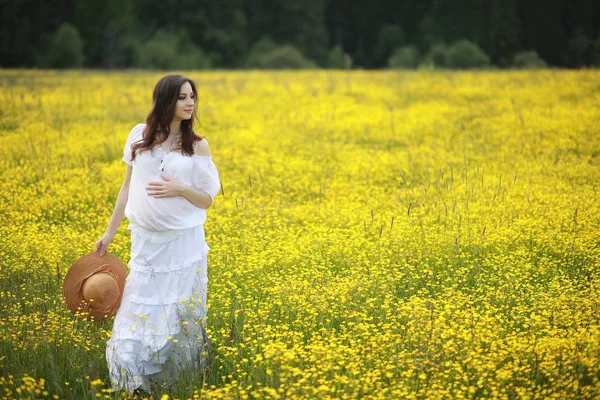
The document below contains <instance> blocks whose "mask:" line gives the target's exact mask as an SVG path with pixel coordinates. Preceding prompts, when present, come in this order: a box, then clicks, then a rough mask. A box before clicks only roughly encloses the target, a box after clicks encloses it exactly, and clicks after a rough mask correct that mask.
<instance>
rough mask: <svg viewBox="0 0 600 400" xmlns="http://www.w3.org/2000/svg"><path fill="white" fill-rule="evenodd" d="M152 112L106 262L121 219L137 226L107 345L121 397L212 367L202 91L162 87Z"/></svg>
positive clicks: (135, 143)
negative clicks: (198, 130) (196, 123)
mask: <svg viewBox="0 0 600 400" xmlns="http://www.w3.org/2000/svg"><path fill="white" fill-rule="evenodd" d="M152 97H153V103H154V106H153V109H152V111H151V112H150V113H149V114H148V116H147V117H146V123H145V124H138V125H136V126H135V127H134V128H133V129H132V130H131V132H130V133H129V137H128V138H127V141H126V143H125V148H124V155H123V160H124V161H125V162H126V163H127V165H128V166H127V172H126V175H125V181H124V182H123V185H122V186H121V190H120V191H119V195H118V197H117V201H116V205H115V208H114V212H113V215H112V217H111V219H110V222H109V224H108V228H107V229H106V232H105V233H104V235H103V236H102V238H101V239H100V240H99V241H98V242H97V243H96V246H95V251H99V252H100V255H103V254H104V252H106V251H107V248H108V245H109V243H110V242H111V241H112V239H113V238H114V236H115V233H116V231H117V228H118V227H119V225H120V223H121V221H122V219H123V217H127V218H128V219H129V221H130V223H129V226H128V229H130V230H131V259H130V260H129V267H130V273H129V275H128V277H127V281H126V284H125V289H124V292H123V297H122V300H121V304H120V307H119V309H118V311H117V313H116V315H115V320H114V326H113V329H112V336H111V338H110V339H109V340H108V342H107V346H106V360H107V363H108V368H109V373H110V378H111V382H112V388H113V390H115V391H116V390H120V389H122V388H125V389H127V391H128V392H130V393H133V392H137V391H138V390H139V389H138V388H141V389H144V390H146V391H147V392H148V393H150V392H151V387H150V383H151V381H152V382H156V383H162V384H170V383H172V382H173V379H174V378H176V377H177V376H178V375H179V374H180V373H181V371H182V370H188V371H197V370H198V368H201V369H203V368H204V367H205V360H206V354H207V351H208V347H207V346H208V345H209V343H208V338H207V336H206V333H205V327H206V312H207V307H206V289H207V284H208V277H207V253H208V251H209V250H210V248H209V247H208V245H207V244H206V241H205V237H204V222H205V221H206V209H207V208H208V207H210V206H211V205H212V203H213V200H214V197H215V196H216V195H217V193H218V192H219V190H220V187H221V185H220V182H219V175H218V172H217V169H216V166H215V164H214V163H213V161H212V156H211V155H210V151H209V147H208V142H207V141H206V139H205V138H204V137H200V136H198V135H196V134H195V133H194V130H193V128H192V126H193V119H194V117H195V116H196V110H197V104H196V97H197V92H196V86H195V85H194V82H193V81H192V80H190V79H188V78H186V77H184V76H181V75H175V74H170V75H167V76H165V77H163V78H161V79H160V80H159V81H158V83H157V84H156V87H155V88H154V93H153V96H152Z"/></svg>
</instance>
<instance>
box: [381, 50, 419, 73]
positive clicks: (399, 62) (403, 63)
mask: <svg viewBox="0 0 600 400" xmlns="http://www.w3.org/2000/svg"><path fill="white" fill-rule="evenodd" d="M420 62H421V52H420V51H419V49H418V48H417V46H402V47H400V48H398V49H396V51H394V54H392V56H391V57H390V59H389V60H388V65H389V66H390V67H392V68H397V69H410V68H416V67H417V66H418V65H419V63H420Z"/></svg>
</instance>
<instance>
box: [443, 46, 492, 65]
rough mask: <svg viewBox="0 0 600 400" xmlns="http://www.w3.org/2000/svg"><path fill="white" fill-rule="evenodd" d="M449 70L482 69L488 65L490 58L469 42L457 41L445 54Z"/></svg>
mask: <svg viewBox="0 0 600 400" xmlns="http://www.w3.org/2000/svg"><path fill="white" fill-rule="evenodd" d="M447 64H448V67H450V68H465V69H469V68H482V67H487V66H488V65H489V64H490V57H489V56H488V55H487V54H485V53H484V52H483V50H481V48H480V47H479V46H477V45H476V44H475V43H473V42H471V41H470V40H466V39H463V40H459V41H457V42H455V43H453V44H452V46H450V48H449V49H448V53H447Z"/></svg>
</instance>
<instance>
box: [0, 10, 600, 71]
mask: <svg viewBox="0 0 600 400" xmlns="http://www.w3.org/2000/svg"><path fill="white" fill-rule="evenodd" d="M0 35H1V38H2V39H1V41H0V66H1V67H5V68H6V67H42V68H78V67H87V68H129V67H132V68H149V69H207V68H220V69H234V68H338V69H340V68H350V67H351V66H352V67H354V68H418V67H422V66H426V67H429V68H431V67H434V68H482V67H490V66H495V67H501V68H509V67H515V68H539V67H544V66H558V67H569V68H581V67H584V66H593V65H600V1H597V0H578V1H569V0H520V1H519V0H489V1H481V0H393V1H392V0H389V1H388V0H380V1H376V0H304V1H294V0H279V1H277V0H254V1H249V0H221V1H205V0H161V1H157V0H104V1H97V0H54V1H52V2H48V1H42V0H11V1H3V2H1V3H0Z"/></svg>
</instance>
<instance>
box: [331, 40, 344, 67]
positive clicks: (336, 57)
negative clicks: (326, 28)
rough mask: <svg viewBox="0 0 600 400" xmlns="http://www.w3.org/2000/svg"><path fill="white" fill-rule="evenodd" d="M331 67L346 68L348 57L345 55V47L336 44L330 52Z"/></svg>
mask: <svg viewBox="0 0 600 400" xmlns="http://www.w3.org/2000/svg"><path fill="white" fill-rule="evenodd" d="M328 66H329V68H333V69H345V68H346V59H345V57H344V49H342V46H340V45H338V46H335V47H334V48H333V49H331V51H330V52H329V63H328Z"/></svg>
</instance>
